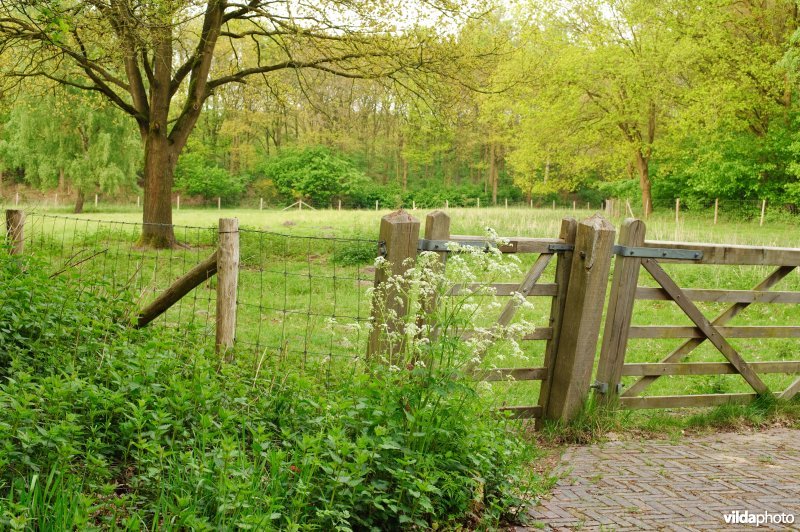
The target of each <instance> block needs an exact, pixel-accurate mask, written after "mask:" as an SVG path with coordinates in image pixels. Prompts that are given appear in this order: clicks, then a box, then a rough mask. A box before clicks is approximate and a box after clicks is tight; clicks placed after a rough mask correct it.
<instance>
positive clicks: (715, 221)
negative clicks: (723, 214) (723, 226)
mask: <svg viewBox="0 0 800 532" xmlns="http://www.w3.org/2000/svg"><path fill="white" fill-rule="evenodd" d="M717 214H719V198H715V199H714V225H717Z"/></svg>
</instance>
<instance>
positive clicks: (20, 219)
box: [6, 209, 25, 255]
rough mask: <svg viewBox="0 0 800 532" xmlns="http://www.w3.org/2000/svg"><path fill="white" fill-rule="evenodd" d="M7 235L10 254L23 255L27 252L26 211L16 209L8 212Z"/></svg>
mask: <svg viewBox="0 0 800 532" xmlns="http://www.w3.org/2000/svg"><path fill="white" fill-rule="evenodd" d="M6 235H7V237H8V245H9V248H8V250H9V253H10V254H11V255H22V252H23V251H25V211H19V210H15V209H9V210H7V211H6Z"/></svg>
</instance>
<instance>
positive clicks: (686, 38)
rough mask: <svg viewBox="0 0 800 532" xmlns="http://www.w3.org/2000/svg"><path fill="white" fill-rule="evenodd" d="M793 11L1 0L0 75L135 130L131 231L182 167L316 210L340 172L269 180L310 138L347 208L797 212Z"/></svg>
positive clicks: (635, 4) (546, 4)
mask: <svg viewBox="0 0 800 532" xmlns="http://www.w3.org/2000/svg"><path fill="white" fill-rule="evenodd" d="M798 20H799V19H798V7H797V5H796V3H795V2H793V1H789V0H774V1H771V2H760V1H756V0H744V1H738V0H737V1H733V0H713V1H711V2H703V3H700V4H698V3H697V2H691V1H689V0H655V1H645V0H561V1H558V2H550V1H545V0H519V1H516V2H503V3H501V4H498V5H492V4H483V3H479V2H474V3H471V4H469V5H465V4H463V3H460V2H450V1H446V0H436V1H435V2H422V3H404V2H399V1H398V2H393V1H378V2H366V1H360V0H359V1H357V2H350V1H346V2H344V1H328V2H321V3H313V4H305V3H295V2H290V1H285V2H284V1H280V2H265V1H259V0H257V1H254V2H248V3H244V4H239V3H233V2H223V1H212V2H201V3H196V2H188V1H186V2H169V3H166V2H150V3H144V4H141V3H134V2H129V1H128V0H103V1H82V2H81V1H74V0H73V1H70V2H37V3H35V4H32V5H31V4H29V3H27V2H5V3H3V5H2V7H0V44H1V45H2V47H0V51H1V52H2V54H0V69H1V70H2V73H3V80H4V82H5V83H4V86H5V87H6V89H7V90H6V92H5V93H4V94H5V104H6V105H7V106H10V107H13V105H14V104H13V103H11V102H12V100H10V99H9V98H10V97H11V96H12V95H13V94H15V93H19V92H21V93H23V94H24V93H26V92H29V91H30V90H31V89H30V87H31V85H32V84H34V85H38V86H42V85H47V84H48V83H50V84H60V85H62V86H63V85H66V86H68V87H71V89H74V90H79V89H84V90H86V91H88V92H90V93H95V94H96V95H98V96H99V97H101V98H104V99H105V101H107V102H109V103H110V104H111V105H114V106H116V107H117V108H118V109H119V112H121V113H124V114H126V115H127V116H129V117H131V118H132V120H131V121H130V124H131V125H132V128H134V129H137V130H138V132H139V136H140V137H141V139H142V147H143V154H144V155H143V157H142V158H141V160H142V161H143V163H142V165H141V168H140V171H141V175H142V182H143V184H144V188H145V215H144V216H145V221H155V220H159V222H160V223H167V224H168V223H169V222H170V221H171V218H169V216H171V215H170V213H169V210H170V205H169V195H170V192H171V190H172V189H173V187H174V186H176V185H177V187H178V188H180V189H181V190H185V191H189V188H187V187H188V181H187V180H186V179H185V177H186V175H188V174H187V173H186V172H184V170H187V171H190V172H189V173H192V172H194V175H199V174H202V173H206V174H208V175H209V179H208V180H207V182H206V183H205V184H204V185H203V187H201V188H202V190H201V189H199V188H193V189H192V192H193V193H197V194H199V195H204V196H206V197H211V195H216V196H225V195H227V194H228V193H230V197H231V198H235V197H240V196H242V195H246V194H258V195H268V196H270V197H275V198H277V200H279V201H280V200H281V199H283V200H285V201H288V200H290V199H292V198H297V197H306V198H308V199H309V200H311V201H315V202H318V203H325V202H328V201H331V200H332V198H334V197H336V196H337V195H339V194H340V193H341V191H338V192H334V191H333V190H334V188H335V186H334V182H336V183H339V184H341V183H340V181H338V180H337V179H336V178H332V177H331V176H327V175H325V176H323V174H322V173H320V174H319V175H318V176H317V178H315V179H314V180H312V181H313V182H314V184H313V185H312V186H305V185H303V186H302V187H300V185H297V183H299V181H294V183H295V185H296V186H295V188H292V187H291V186H289V187H287V186H284V185H282V184H281V183H283V182H284V181H282V180H287V179H289V178H285V176H283V175H281V176H278V175H277V174H274V175H273V174H270V176H269V177H268V176H266V175H265V173H264V170H265V169H269V168H278V167H280V164H283V163H282V162H280V161H284V162H285V161H286V160H289V159H291V158H292V157H298V156H299V155H298V154H301V153H306V152H308V153H311V152H314V151H315V150H317V149H318V148H317V147H319V146H324V147H326V148H327V151H326V152H325V153H327V154H328V156H330V157H331V160H346V161H349V163H348V164H351V165H352V166H353V169H354V171H357V172H358V173H360V174H363V175H365V176H366V179H367V181H359V182H360V183H361V184H359V185H358V186H357V187H356V188H355V189H353V190H354V191H355V190H358V191H359V194H360V196H359V197H360V198H361V200H364V198H367V197H370V198H373V197H374V198H375V199H378V198H380V199H382V200H385V201H387V202H389V203H393V202H397V203H403V202H404V201H406V200H407V199H409V198H412V197H413V198H415V199H419V202H418V203H419V204H423V201H424V198H434V199H435V200H436V201H438V200H440V199H443V198H448V199H449V200H450V201H451V203H452V204H456V203H465V204H470V202H471V204H474V203H475V202H476V201H478V200H480V201H483V202H486V203H491V202H495V203H496V202H497V201H498V199H502V198H503V197H506V198H510V199H515V198H519V199H523V198H524V199H525V200H526V201H527V200H531V201H537V202H545V201H547V202H549V200H550V199H553V198H555V197H557V196H559V195H560V196H564V197H566V196H567V195H571V196H572V197H573V198H576V199H584V198H585V199H591V200H593V201H596V199H597V198H600V197H602V196H603V195H605V194H608V193H614V190H616V191H621V190H625V191H631V190H635V191H638V192H637V194H636V195H637V196H638V197H631V198H630V199H631V200H632V201H633V203H634V204H635V205H638V207H639V208H640V209H642V210H643V211H646V210H648V209H651V208H653V207H657V206H659V205H667V204H671V203H672V201H674V198H675V197H676V196H680V197H682V198H686V199H687V200H689V202H690V203H692V202H694V203H697V204H702V203H703V202H708V201H713V198H714V197H721V198H732V199H755V198H758V199H761V198H768V199H770V200H776V201H780V202H787V203H794V202H795V198H796V197H797V191H798V190H800V186H798V185H797V182H798V177H799V176H800V163H799V162H798V155H799V154H800V148H799V146H800V138H799V137H798V133H797V130H798V128H797V120H798V113H797V102H796V100H797V98H796V97H795V93H796V91H797V87H798V79H800V78H798V73H799V72H800V67H799V66H798V65H800V59H798V58H799V57H800V52H798V50H800V44H799V43H800V24H798ZM15 89H16V90H15ZM0 103H2V102H0ZM9 116H10V115H9ZM306 148H309V150H310V151H309V150H306ZM140 149H142V148H140ZM184 152H185V154H184V156H183V158H181V159H180V160H181V161H182V162H181V163H180V165H179V163H178V161H179V157H181V154H182V153H184ZM284 152H286V154H285V155H284ZM282 157H285V158H286V159H283V158H282ZM326 157H327V156H326ZM275 158H277V159H276V160H275V161H272V160H273V159H275ZM176 165H178V170H177V172H178V174H180V176H179V177H178V179H177V181H175V180H173V174H174V173H175V172H176V170H175V169H176ZM30 166H31V172H33V173H35V172H36V170H35V168H34V167H35V166H36V163H34V162H31V165H30ZM326 171H328V170H326ZM336 171H338V170H337V169H330V172H332V173H333V174H332V175H334V174H335V173H336ZM295 177H297V176H295ZM322 177H325V179H322ZM293 179H294V178H293ZM192 181H193V182H194V183H195V184H199V181H198V179H193V180H192ZM618 181H619V182H624V183H625V184H624V186H617V187H614V188H613V190H612V189H609V188H608V187H606V186H605V185H604V183H609V182H618ZM287 182H288V181H287ZM42 184H44V183H42ZM336 186H338V185H336ZM298 187H299V188H298ZM627 193H629V192H626V194H627ZM354 194H355V192H354ZM361 200H359V201H361ZM431 201H433V200H431ZM154 227H159V228H160V227H164V226H154ZM167 227H168V226H167ZM149 238H151V239H154V241H155V242H156V243H158V242H161V241H162V240H163V241H165V242H167V243H169V242H170V241H171V240H170V239H171V234H152V235H149Z"/></svg>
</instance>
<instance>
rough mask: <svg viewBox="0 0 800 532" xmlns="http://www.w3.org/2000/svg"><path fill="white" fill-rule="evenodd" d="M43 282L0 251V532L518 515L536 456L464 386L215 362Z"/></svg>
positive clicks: (113, 304) (394, 524) (428, 522)
mask: <svg viewBox="0 0 800 532" xmlns="http://www.w3.org/2000/svg"><path fill="white" fill-rule="evenodd" d="M43 271H44V268H40V267H38V265H37V264H35V263H32V262H27V261H20V260H17V259H14V258H9V257H7V256H6V255H2V256H0V306H2V308H3V309H4V312H3V314H2V316H0V351H1V352H3V353H4V358H3V360H2V361H0V367H1V368H2V370H0V371H2V377H3V378H2V380H1V381H0V527H3V528H19V529H40V530H41V529H75V528H78V529H84V528H87V527H92V526H100V527H107V528H115V527H120V528H137V529H138V528H165V529H174V530H179V529H197V530H219V529H233V528H244V529H258V530H263V529H287V528H295V527H299V528H308V529H324V530H332V529H341V530H348V529H373V528H380V529H400V528H414V527H420V528H427V527H431V526H433V527H440V528H441V527H445V528H455V527H458V526H460V525H467V524H469V525H478V524H482V525H483V526H487V527H496V526H497V524H498V522H499V520H500V519H501V518H502V517H503V516H504V515H505V514H506V513H507V512H509V511H511V510H513V509H514V508H516V507H518V506H519V505H521V504H522V501H521V500H520V498H519V494H518V487H519V486H520V484H521V483H522V482H523V481H524V479H525V477H527V475H528V473H527V472H526V464H527V460H528V459H529V458H530V454H529V452H530V448H529V447H528V446H527V445H526V444H524V443H523V442H522V441H521V440H520V439H519V438H518V437H517V435H515V434H514V433H513V432H512V431H511V430H510V429H508V428H507V427H506V426H505V424H504V422H503V421H502V420H498V419H495V418H493V417H492V416H488V415H486V412H485V409H484V408H483V406H482V403H481V402H480V401H478V400H477V396H476V394H475V391H474V390H473V388H472V384H471V383H470V382H469V381H461V380H458V379H453V378H452V375H450V374H445V375H442V376H439V375H437V374H435V373H432V372H429V371H426V370H424V368H421V367H419V368H413V369H410V370H405V369H404V370H402V371H392V370H390V369H388V368H385V367H382V366H379V367H375V368H373V372H371V374H369V375H363V376H358V377H354V378H353V379H352V380H350V381H345V382H342V383H341V384H340V385H337V386H336V387H333V388H321V387H319V386H317V385H315V384H312V381H309V380H304V379H300V378H292V377H285V378H280V377H278V376H279V375H285V374H286V373H285V372H284V371H283V369H282V368H280V367H267V366H264V367H261V366H260V365H255V366H256V367H255V368H254V364H253V363H252V361H250V360H247V359H246V358H245V357H243V356H242V357H240V358H239V359H238V360H239V362H238V363H234V364H226V365H223V366H220V365H219V361H218V359H217V357H216V355H215V354H214V353H213V351H210V350H207V349H206V348H205V347H204V346H202V345H199V344H198V345H193V344H192V343H191V342H189V343H188V344H179V343H177V342H176V341H175V340H174V339H173V338H172V336H171V335H170V334H169V331H166V330H161V329H158V328H154V329H151V330H147V331H136V330H132V329H130V328H129V327H127V319H128V318H127V316H126V314H125V313H124V312H122V309H123V308H125V307H127V305H124V304H122V303H119V302H118V299H117V298H114V299H111V298H103V297H100V296H91V295H89V294H87V293H85V292H81V291H80V290H79V289H75V288H74V286H75V285H74V284H72V283H71V282H70V281H69V279H67V278H64V277H62V276H59V277H56V278H54V279H49V278H48V277H47V276H46V274H45V273H43Z"/></svg>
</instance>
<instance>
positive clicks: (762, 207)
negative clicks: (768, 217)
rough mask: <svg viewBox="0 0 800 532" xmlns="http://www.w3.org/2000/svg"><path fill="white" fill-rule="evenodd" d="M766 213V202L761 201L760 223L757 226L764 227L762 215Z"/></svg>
mask: <svg viewBox="0 0 800 532" xmlns="http://www.w3.org/2000/svg"><path fill="white" fill-rule="evenodd" d="M766 211H767V200H761V221H759V222H758V225H759V226H762V225H764V213H765V212H766Z"/></svg>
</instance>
